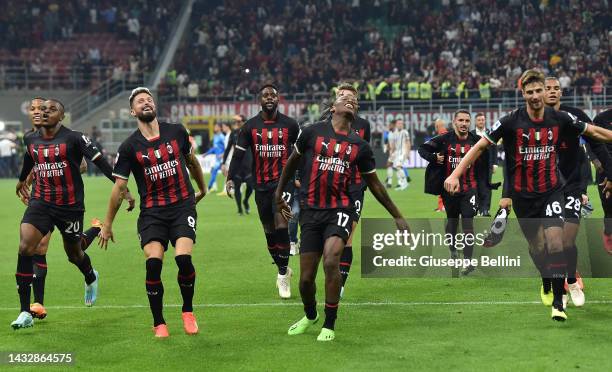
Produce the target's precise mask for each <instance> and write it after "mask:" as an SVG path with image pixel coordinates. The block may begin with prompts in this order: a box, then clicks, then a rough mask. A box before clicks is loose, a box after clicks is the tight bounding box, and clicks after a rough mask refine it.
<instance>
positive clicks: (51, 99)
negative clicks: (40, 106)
mask: <svg viewBox="0 0 612 372" xmlns="http://www.w3.org/2000/svg"><path fill="white" fill-rule="evenodd" d="M47 101H53V102H55V103H57V104H58V105H60V107H61V108H62V111H65V110H66V109H65V108H64V104H63V103H62V101H60V100H59V99H57V98H47Z"/></svg>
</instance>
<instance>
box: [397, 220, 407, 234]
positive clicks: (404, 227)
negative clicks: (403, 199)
mask: <svg viewBox="0 0 612 372" xmlns="http://www.w3.org/2000/svg"><path fill="white" fill-rule="evenodd" d="M395 226H396V227H397V229H398V230H399V231H407V232H408V234H410V226H408V222H406V220H405V219H404V217H401V218H396V219H395Z"/></svg>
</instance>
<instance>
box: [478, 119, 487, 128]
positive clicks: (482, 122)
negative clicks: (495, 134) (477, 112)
mask: <svg viewBox="0 0 612 372" xmlns="http://www.w3.org/2000/svg"><path fill="white" fill-rule="evenodd" d="M486 124H487V121H486V120H485V117H484V116H476V128H478V129H484V128H485V125H486Z"/></svg>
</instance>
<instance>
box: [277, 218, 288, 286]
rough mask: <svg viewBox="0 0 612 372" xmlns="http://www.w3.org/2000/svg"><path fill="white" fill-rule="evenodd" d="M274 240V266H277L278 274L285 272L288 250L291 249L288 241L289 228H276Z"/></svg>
mask: <svg viewBox="0 0 612 372" xmlns="http://www.w3.org/2000/svg"><path fill="white" fill-rule="evenodd" d="M275 240H276V260H275V261H274V262H275V263H276V266H278V273H279V274H280V275H285V274H287V266H288V265H289V252H290V251H291V245H290V243H289V230H288V229H287V228H286V227H285V228H283V229H276V231H275Z"/></svg>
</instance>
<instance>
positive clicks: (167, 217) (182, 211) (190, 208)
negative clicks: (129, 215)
mask: <svg viewBox="0 0 612 372" xmlns="http://www.w3.org/2000/svg"><path fill="white" fill-rule="evenodd" d="M197 221H198V213H197V212H196V208H195V205H194V204H192V203H185V204H182V205H177V206H170V207H165V208H155V209H144V210H142V211H141V212H140V216H138V239H139V240H140V248H144V246H145V245H147V244H148V243H150V242H152V241H157V242H160V243H161V244H162V245H163V246H164V251H166V250H167V249H168V242H170V243H172V245H173V246H176V241H177V240H178V238H189V239H191V240H193V242H194V243H195V241H196V228H197Z"/></svg>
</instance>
